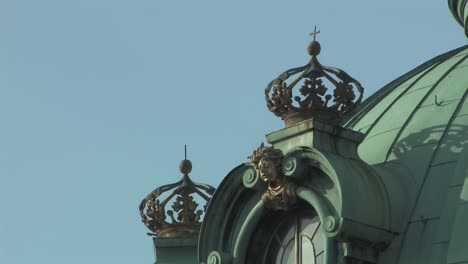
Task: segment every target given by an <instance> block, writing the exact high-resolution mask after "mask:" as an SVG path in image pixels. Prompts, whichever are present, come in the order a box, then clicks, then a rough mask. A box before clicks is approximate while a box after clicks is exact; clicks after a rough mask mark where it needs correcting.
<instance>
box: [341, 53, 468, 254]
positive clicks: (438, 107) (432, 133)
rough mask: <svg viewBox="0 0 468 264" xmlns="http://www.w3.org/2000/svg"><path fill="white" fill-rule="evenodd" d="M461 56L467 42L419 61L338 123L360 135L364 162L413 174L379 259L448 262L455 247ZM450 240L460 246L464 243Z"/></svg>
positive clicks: (464, 75) (465, 78) (462, 115)
mask: <svg viewBox="0 0 468 264" xmlns="http://www.w3.org/2000/svg"><path fill="white" fill-rule="evenodd" d="M467 57H468V45H467V46H464V47H461V48H458V49H455V50H453V51H450V52H447V53H445V54H442V55H440V56H438V57H436V58H434V59H432V60H430V61H428V62H426V63H424V64H422V65H421V66H419V67H417V68H416V69H414V70H412V71H410V72H409V73H407V74H405V75H403V76H402V77H400V78H398V79H396V80H395V81H393V82H391V83H390V84H388V85H387V86H385V87H384V88H382V89H381V90H380V91H379V92H377V93H376V94H374V95H373V96H371V97H369V98H368V99H367V100H366V101H365V102H364V103H363V105H362V107H361V109H360V111H359V112H358V113H357V114H356V115H355V116H354V117H353V118H351V119H350V120H349V121H348V122H347V124H346V125H345V126H346V127H347V128H351V129H353V130H356V131H360V132H362V133H364V134H365V139H364V141H363V142H362V143H361V145H360V146H359V155H360V157H361V158H362V159H363V160H364V161H366V162H367V163H369V164H372V165H378V164H386V163H390V162H391V163H398V164H401V165H402V166H404V167H406V168H408V170H409V171H410V174H411V176H412V177H413V178H414V180H413V181H414V186H415V188H414V193H415V201H414V205H412V212H411V217H410V219H408V224H407V226H406V227H405V228H404V229H402V230H394V231H395V232H396V233H399V235H398V236H397V240H396V242H395V243H396V244H397V245H392V248H391V249H389V251H391V254H388V256H387V258H386V259H387V260H386V261H383V262H382V263H446V260H447V261H448V263H455V262H454V261H456V259H457V255H456V254H458V252H462V249H461V248H460V250H458V249H457V248H456V247H457V244H456V243H452V244H450V241H451V240H455V239H456V238H454V237H453V235H452V233H454V230H455V229H456V228H457V227H455V226H456V213H457V210H458V207H459V204H460V193H462V196H463V192H465V190H463V191H462V188H463V182H464V181H465V172H464V171H466V166H465V165H464V164H465V163H466V162H464V161H463V159H464V158H463V157H466V156H467V155H466V154H464V153H463V149H464V146H465V144H466V143H467V142H468V102H467V101H466V97H467V94H468V93H467V90H468V59H467ZM466 152H467V151H465V153H466ZM459 160H460V161H459ZM460 167H463V168H462V170H463V172H462V173H457V171H460ZM408 202H411V201H408ZM467 208H468V207H467ZM467 230H468V229H467V228H463V230H458V231H459V233H460V232H461V233H463V232H465V231H466V232H467V233H468V231H467ZM458 231H457V232H458ZM458 245H459V246H463V247H465V250H463V252H465V251H466V242H463V243H458ZM464 258H465V257H463V256H462V257H461V259H460V260H461V261H468V259H464ZM450 259H452V261H450ZM379 263H380V262H379ZM457 263H459V262H457Z"/></svg>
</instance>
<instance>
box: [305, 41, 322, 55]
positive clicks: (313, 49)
mask: <svg viewBox="0 0 468 264" xmlns="http://www.w3.org/2000/svg"><path fill="white" fill-rule="evenodd" d="M320 50H321V47H320V43H319V42H318V41H315V40H314V41H312V42H311V43H310V44H309V46H308V47H307V52H308V53H309V54H310V56H317V55H319V54H320Z"/></svg>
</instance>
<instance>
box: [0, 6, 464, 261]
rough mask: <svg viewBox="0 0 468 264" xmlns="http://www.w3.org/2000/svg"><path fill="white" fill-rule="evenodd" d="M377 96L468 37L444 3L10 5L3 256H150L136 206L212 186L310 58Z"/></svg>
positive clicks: (263, 126)
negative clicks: (285, 82)
mask: <svg viewBox="0 0 468 264" xmlns="http://www.w3.org/2000/svg"><path fill="white" fill-rule="evenodd" d="M314 25H318V27H319V29H320V31H321V33H320V34H319V35H318V40H319V41H320V42H321V44H322V53H321V55H320V56H319V60H320V61H321V62H322V64H324V65H329V66H335V67H339V68H342V69H344V70H346V71H347V72H348V73H349V74H351V75H352V76H353V77H355V78H356V79H358V80H359V81H360V82H361V83H362V84H363V85H364V86H365V88H366V95H367V96H368V95H370V94H372V93H373V92H375V91H376V90H377V89H379V88H380V87H382V86H383V85H384V84H386V83H387V82H389V81H391V80H392V79H394V78H396V77H398V76H399V75H400V74H403V73H405V72H407V71H408V70H410V69H412V68H413V67H415V66H417V65H419V64H420V63H423V62H424V61H426V60H428V59H431V58H432V57H434V56H436V55H438V54H440V53H442V52H445V51H448V50H451V49H453V48H456V47H459V46H461V45H464V44H466V43H467V42H466V39H465V37H464V35H463V32H462V29H461V27H460V26H458V25H457V24H456V23H455V20H453V19H452V17H451V14H450V13H449V10H448V8H447V3H446V1H444V0H411V1H408V0H399V1H395V0H393V1H375V0H366V1H364V0H361V1H311V0H309V1H266V0H264V1H158V0H151V1H150V0H134V1H116V0H112V1H111V0H80V1H65V0H41V1H37V0H29V1H26V0H0V122H1V123H0V263H8V264H17V263H41V264H42V263H43V264H64V263H67V264H77V263H80V264H82V263H86V264H94V263H96V264H97V263H114V264H120V263H122V264H123V263H153V262H154V256H153V250H152V241H151V239H150V237H148V236H146V232H147V230H146V228H145V227H144V226H143V224H141V222H140V216H139V214H138V210H137V207H138V204H139V202H140V200H141V199H142V198H143V197H144V196H145V195H146V194H147V193H149V192H150V191H151V190H152V189H153V188H155V187H157V186H158V185H162V184H166V183H170V182H173V181H176V180H178V179H179V178H180V173H179V171H178V164H179V162H180V160H181V159H183V146H184V144H188V145H189V159H191V160H192V162H193V171H192V173H191V176H192V178H193V179H194V180H196V181H201V182H206V183H209V184H211V185H214V186H217V185H218V184H219V182H220V181H221V179H222V178H223V176H224V175H225V174H226V173H227V172H228V171H229V170H230V169H231V168H233V167H234V166H236V165H238V164H239V163H241V162H244V161H246V157H247V156H248V155H250V154H251V152H252V150H253V149H254V148H256V147H257V146H258V145H259V144H260V143H261V142H262V141H263V140H264V135H265V134H266V133H268V132H271V131H274V130H277V129H280V128H282V127H283V123H282V121H281V120H280V119H278V118H276V117H275V116H274V115H273V114H271V113H269V112H268V110H267V109H266V106H265V102H264V99H263V90H264V87H265V86H266V84H267V83H268V82H269V81H270V80H272V79H273V78H275V77H276V76H277V75H278V74H279V73H281V72H282V71H284V70H286V69H289V68H292V67H296V66H302V65H303V64H305V63H306V62H307V61H308V55H307V53H306V51H305V49H306V46H307V44H308V43H309V41H310V37H309V36H308V33H310V32H311V31H312V30H313V27H314Z"/></svg>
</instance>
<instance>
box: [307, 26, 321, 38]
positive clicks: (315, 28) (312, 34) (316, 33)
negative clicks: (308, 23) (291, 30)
mask: <svg viewBox="0 0 468 264" xmlns="http://www.w3.org/2000/svg"><path fill="white" fill-rule="evenodd" d="M319 33H320V30H319V31H317V26H315V27H314V32H312V33H310V34H309V36H314V38H313V40H312V41H315V36H316V35H318V34H319Z"/></svg>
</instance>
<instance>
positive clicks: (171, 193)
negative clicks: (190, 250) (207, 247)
mask: <svg viewBox="0 0 468 264" xmlns="http://www.w3.org/2000/svg"><path fill="white" fill-rule="evenodd" d="M179 168H180V171H181V172H182V173H183V175H184V176H183V177H182V179H181V180H180V181H178V182H176V183H173V184H168V185H164V186H161V187H159V188H156V189H155V190H154V191H152V192H151V193H150V194H148V195H147V196H146V197H145V198H144V199H143V200H142V201H141V203H140V207H139V210H140V215H141V219H142V222H143V223H144V224H145V226H146V227H148V229H149V230H151V233H148V235H151V236H158V237H192V236H196V235H197V234H198V233H199V231H200V225H201V217H202V215H203V214H204V212H205V211H206V206H207V204H208V202H209V200H210V198H211V196H212V195H213V193H214V191H215V188H213V187H212V186H210V185H208V184H201V183H196V182H193V181H192V180H191V179H190V178H189V176H188V174H189V173H190V171H191V170H192V163H191V162H190V161H189V160H187V159H185V160H183V161H182V162H181V163H180V166H179ZM194 196H195V197H197V196H198V197H199V198H201V200H202V201H205V204H204V205H203V206H202V207H199V204H198V203H197V202H196V200H195V199H194ZM163 197H164V198H163ZM199 200H200V199H199ZM168 204H171V205H170V208H171V209H168V210H167V209H166V205H168Z"/></svg>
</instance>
